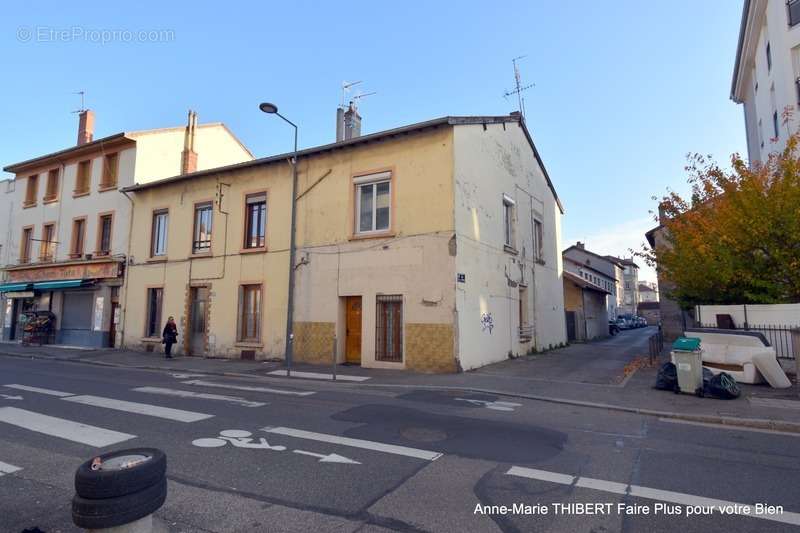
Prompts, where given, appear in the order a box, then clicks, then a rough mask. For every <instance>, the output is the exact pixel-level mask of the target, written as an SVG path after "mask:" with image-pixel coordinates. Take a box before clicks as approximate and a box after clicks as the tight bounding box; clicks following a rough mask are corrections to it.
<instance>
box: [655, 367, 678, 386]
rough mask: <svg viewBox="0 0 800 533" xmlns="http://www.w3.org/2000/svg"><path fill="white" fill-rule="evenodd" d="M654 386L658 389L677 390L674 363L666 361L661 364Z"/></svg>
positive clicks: (676, 375) (676, 373) (676, 372)
mask: <svg viewBox="0 0 800 533" xmlns="http://www.w3.org/2000/svg"><path fill="white" fill-rule="evenodd" d="M656 388H657V389H658V390H670V391H675V390H678V369H677V368H675V363H670V362H668V363H664V364H663V365H661V368H659V369H658V376H657V377H656Z"/></svg>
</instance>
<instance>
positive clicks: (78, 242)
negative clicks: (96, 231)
mask: <svg viewBox="0 0 800 533" xmlns="http://www.w3.org/2000/svg"><path fill="white" fill-rule="evenodd" d="M85 242H86V218H85V217H84V218H76V219H75V220H73V221H72V246H71V247H70V250H69V255H70V257H71V258H73V259H76V258H78V257H80V256H82V255H83V247H84V243H85Z"/></svg>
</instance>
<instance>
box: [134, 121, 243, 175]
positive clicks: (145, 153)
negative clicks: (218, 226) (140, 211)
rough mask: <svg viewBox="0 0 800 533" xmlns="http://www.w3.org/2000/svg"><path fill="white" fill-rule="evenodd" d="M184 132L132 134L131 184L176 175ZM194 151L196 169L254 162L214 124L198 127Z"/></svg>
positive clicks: (155, 131) (229, 133) (229, 136)
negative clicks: (134, 149) (133, 168)
mask: <svg viewBox="0 0 800 533" xmlns="http://www.w3.org/2000/svg"><path fill="white" fill-rule="evenodd" d="M185 132H186V130H185V128H165V129H159V130H148V131H141V132H134V133H131V134H130V136H131V137H132V138H133V139H135V140H136V151H137V157H136V168H135V170H134V181H135V182H136V183H148V182H151V181H155V180H158V179H162V178H167V177H169V176H175V175H176V174H179V173H180V171H181V154H182V152H183V144H184V137H185ZM194 151H195V152H196V153H197V170H205V169H209V168H216V167H221V166H225V165H230V164H233V163H239V162H242V161H250V160H252V159H253V155H252V154H251V153H250V152H249V151H248V150H247V148H245V147H244V146H243V145H242V144H241V143H240V142H239V141H238V140H237V139H236V137H234V136H233V134H232V133H231V132H230V131H229V130H228V129H227V128H226V127H225V126H223V125H222V124H216V123H214V124H200V125H198V126H197V129H196V130H195V145H194Z"/></svg>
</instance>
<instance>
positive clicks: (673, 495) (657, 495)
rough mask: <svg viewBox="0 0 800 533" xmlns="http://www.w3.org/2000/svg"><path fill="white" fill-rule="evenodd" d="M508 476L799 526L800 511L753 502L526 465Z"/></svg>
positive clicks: (512, 470)
mask: <svg viewBox="0 0 800 533" xmlns="http://www.w3.org/2000/svg"><path fill="white" fill-rule="evenodd" d="M506 475H510V476H519V477H526V478H530V479H538V480H542V481H549V482H552V483H559V484H561V485H572V484H573V483H575V486H577V487H585V488H588V489H595V490H600V491H603V492H611V493H614V494H630V495H631V496H636V497H639V498H647V499H648V500H659V501H664V502H669V503H677V504H679V505H690V506H700V507H711V508H713V509H714V511H715V512H717V513H719V514H722V511H721V510H722V509H728V510H729V512H727V513H725V514H732V515H733V514H735V515H739V516H749V517H751V518H760V519H762V520H771V521H773V522H781V523H784V524H792V525H800V513H793V512H791V511H783V513H780V514H777V513H776V514H766V513H762V514H757V513H756V510H755V506H753V505H751V504H743V503H737V502H731V501H727V500H718V499H716V498H706V497H704V496H695V495H693V494H685V493H682V492H673V491H671V490H661V489H653V488H650V487H641V486H639V485H626V484H624V483H616V482H613V481H605V480H603V479H594V478H586V477H576V476H571V475H568V474H561V473H558V472H548V471H546V470H536V469H534V468H524V467H521V466H512V467H511V468H509V469H508V472H506ZM746 509H747V510H746ZM748 511H749V512H748Z"/></svg>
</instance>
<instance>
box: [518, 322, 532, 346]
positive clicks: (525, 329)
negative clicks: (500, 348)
mask: <svg viewBox="0 0 800 533" xmlns="http://www.w3.org/2000/svg"><path fill="white" fill-rule="evenodd" d="M532 338H533V326H520V327H519V340H520V342H529V341H530V340H531V339H532Z"/></svg>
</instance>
